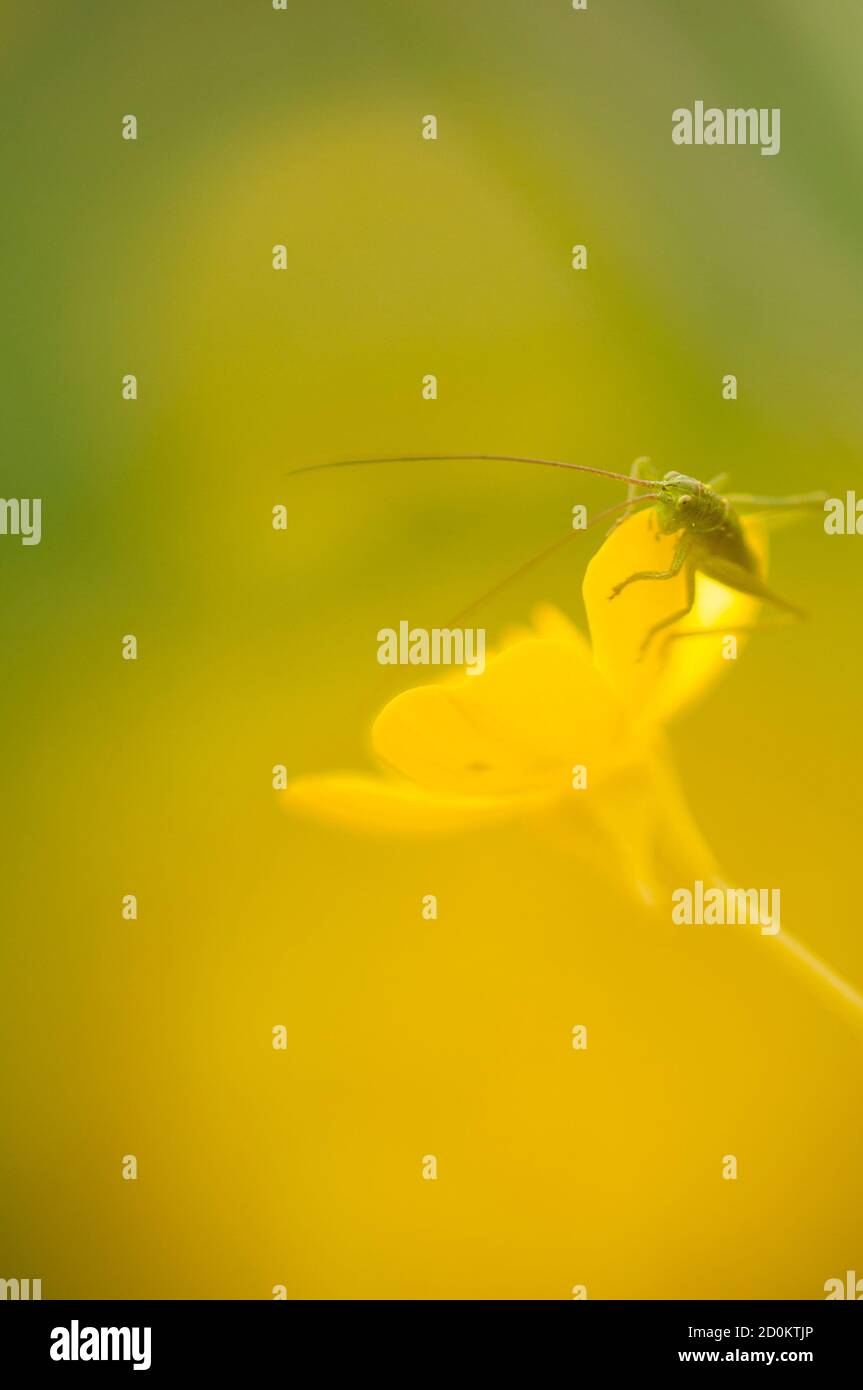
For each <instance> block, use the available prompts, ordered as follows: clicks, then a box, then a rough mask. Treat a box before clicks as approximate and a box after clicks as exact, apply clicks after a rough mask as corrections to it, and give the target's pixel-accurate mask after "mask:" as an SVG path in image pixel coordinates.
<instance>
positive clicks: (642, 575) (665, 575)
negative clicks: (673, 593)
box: [608, 533, 692, 599]
mask: <svg viewBox="0 0 863 1390" xmlns="http://www.w3.org/2000/svg"><path fill="white" fill-rule="evenodd" d="M691 548H692V540H691V537H690V536H689V535H687V534H686V533H684V534H683V535H682V536H681V538H680V540H679V541H678V543H677V549H676V550H675V552H674V558H673V559H672V561H671V565H670V568H669V569H667V570H638V571H637V572H636V573H635V574H630V575H629V576H628V578H626V579H622V580H621V581H620V583H619V584H615V586H614V588H613V589H612V591H611V593H610V594H609V595H608V597H609V599H613V598H617V595H618V594H619V593H622V591H623V590H624V589H625V588H626V587H627V585H629V584H634V583H635V582H636V580H637V579H674V578H675V577H676V576H677V575H678V574H679V573H680V571H681V569H682V568H683V562H684V560H685V559H686V557H687V555H688V554H689V551H690V549H691Z"/></svg>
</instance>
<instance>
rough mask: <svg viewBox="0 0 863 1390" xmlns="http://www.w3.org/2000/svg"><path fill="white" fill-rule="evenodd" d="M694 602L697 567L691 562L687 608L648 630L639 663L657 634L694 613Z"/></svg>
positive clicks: (688, 571)
mask: <svg viewBox="0 0 863 1390" xmlns="http://www.w3.org/2000/svg"><path fill="white" fill-rule="evenodd" d="M694 602H695V565H694V564H693V563H692V561H690V562H689V564H688V565H687V566H686V607H685V608H681V609H679V611H678V612H677V613H672V614H671V615H670V616H669V617H667V618H663V619H662V622H661V623H654V624H653V627H652V628H649V629H648V632H647V634H646V636H645V638H644V641H643V642H642V644H641V647H640V649H639V653H638V660H639V661H643V660H644V657H645V656H646V654H647V649H648V647H649V646H650V644H651V642H652V641H653V639H654V637H655V636H656V634H657V633H658V632H662V630H663V628H666V627H671V625H672V623H678V622H680V619H681V618H685V617H686V615H687V614H688V613H691V612H692V605H693V604H694Z"/></svg>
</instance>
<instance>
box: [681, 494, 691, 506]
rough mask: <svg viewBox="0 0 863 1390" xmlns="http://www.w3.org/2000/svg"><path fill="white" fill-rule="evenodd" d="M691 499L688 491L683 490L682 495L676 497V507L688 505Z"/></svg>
mask: <svg viewBox="0 0 863 1390" xmlns="http://www.w3.org/2000/svg"><path fill="white" fill-rule="evenodd" d="M691 501H692V496H691V494H690V493H688V492H684V494H683V496H682V497H679V498H678V499H677V505H678V507H688V506H689V504H690V502H691Z"/></svg>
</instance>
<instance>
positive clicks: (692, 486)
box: [289, 454, 827, 656]
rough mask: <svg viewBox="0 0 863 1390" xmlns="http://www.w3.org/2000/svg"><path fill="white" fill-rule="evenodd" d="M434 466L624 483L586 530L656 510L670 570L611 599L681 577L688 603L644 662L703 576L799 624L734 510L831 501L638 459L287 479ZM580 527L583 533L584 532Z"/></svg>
mask: <svg viewBox="0 0 863 1390" xmlns="http://www.w3.org/2000/svg"><path fill="white" fill-rule="evenodd" d="M435 462H440V463H446V462H452V463H468V462H469V463H479V462H496V463H528V464H533V465H536V466H537V467H540V468H565V469H569V470H572V471H574V472H578V473H591V474H594V475H596V476H597V477H600V478H610V479H612V480H613V481H616V482H623V483H626V484H627V496H626V498H625V500H624V501H622V502H619V503H616V504H615V505H614V506H611V507H608V508H606V509H605V510H604V511H602V512H600V513H599V514H598V515H597V516H595V517H594V518H593V519H592V521H590V522H589V523H588V525H589V526H594V525H596V524H597V523H598V522H600V521H602V520H604V519H605V518H607V517H609V516H611V515H612V514H614V513H618V515H617V519H616V520H615V522H614V523H613V525H612V527H611V530H614V528H615V527H616V526H618V525H620V523H621V522H622V521H625V520H626V518H627V516H631V515H632V514H633V513H634V512H636V511H642V510H644V509H645V508H647V507H650V506H653V508H654V516H655V519H656V529H657V535H658V536H677V538H678V539H677V542H676V544H675V548H674V554H673V557H672V560H671V563H670V564H669V566H668V568H667V569H661V570H639V571H637V572H636V573H635V574H630V575H627V576H626V577H625V578H624V579H622V580H621V581H620V583H619V584H615V586H614V588H613V589H612V591H611V593H610V594H609V599H614V598H617V596H618V594H620V593H622V591H623V590H624V589H625V588H627V586H628V585H630V584H635V583H641V582H645V581H657V580H663V579H674V578H676V576H677V575H679V574H680V573H681V571H682V572H683V574H684V575H685V578H686V602H685V607H682V608H680V609H679V610H678V611H677V612H675V613H672V614H671V615H670V616H669V617H667V618H664V619H663V620H662V622H659V623H656V624H655V625H654V626H653V627H651V628H650V629H649V630H648V632H647V633H646V634H645V637H644V641H643V643H642V648H641V655H642V656H643V655H644V653H645V652H646V651H647V649H648V647H649V646H650V644H651V642H652V641H653V640H654V638H655V637H657V636H658V634H659V633H660V632H662V631H663V630H664V629H666V628H670V627H672V626H673V625H674V624H675V623H677V622H680V621H681V619H683V618H685V617H686V616H687V615H688V614H689V613H690V612H691V610H692V607H693V604H694V602H695V579H696V575H698V574H703V575H705V576H706V577H707V578H708V579H713V580H715V581H716V582H717V583H719V584H722V585H724V586H725V588H727V589H732V590H734V591H735V592H736V593H740V594H746V595H748V596H750V597H752V598H757V599H761V600H763V601H764V602H765V603H769V604H772V605H773V607H774V608H778V609H780V610H781V611H782V612H783V613H785V614H787V615H789V617H792V618H795V619H798V620H799V619H802V618H804V617H805V616H806V615H805V613H804V612H803V610H802V609H800V608H798V607H797V605H796V604H793V603H790V602H789V601H788V600H787V599H784V598H782V597H781V596H780V595H779V594H776V593H774V592H773V590H772V589H770V588H768V586H767V584H766V582H765V580H764V578H763V576H762V574H761V571H760V567H759V563H758V560H757V558H756V556H755V554H754V553H753V551H752V549H751V547H750V546H749V544H748V542H747V540H746V536H745V533H744V530H743V526H742V524H741V519H740V517H739V516H738V513H737V508H738V507H752V508H755V509H756V510H757V511H761V510H764V511H765V512H766V513H769V512H771V511H773V512H777V511H781V510H785V511H786V512H790V511H796V510H802V509H805V508H807V507H814V506H821V505H823V503H824V502H825V501H826V499H827V493H825V492H810V493H800V494H796V495H793V496H790V497H759V496H754V495H752V494H749V493H725V492H722V491H721V488H722V487H723V486H724V484H725V482H726V481H727V480H726V477H725V475H724V474H723V475H722V476H720V477H718V478H714V479H713V480H712V481H711V482H709V483H703V482H701V481H699V479H698V478H693V477H690V476H689V475H688V474H686V473H677V472H670V473H666V474H665V476H664V477H662V478H646V477H643V476H642V471H643V469H642V466H643V465H645V464H647V463H648V462H649V461H648V460H647V459H644V458H639V459H636V461H635V463H634V464H633V469H632V472H631V473H629V474H625V473H615V472H611V471H610V470H608V469H605V468H594V467H592V466H591V465H589V464H584V463H566V462H564V461H562V460H560V459H544V458H527V457H524V456H522V455H516V454H405V455H400V456H397V457H386V458H364V459H340V460H337V461H336V462H333V463H320V464H310V465H308V466H306V467H304V468H297V469H294V470H292V472H291V474H290V475H289V476H291V477H296V476H297V475H298V474H300V473H314V472H318V471H320V470H321V469H325V468H360V467H365V466H367V465H370V464H383V463H435ZM639 489H644V491H639ZM580 529H581V530H586V529H587V527H582V528H580ZM577 534H579V532H578V531H571V532H570V533H568V534H567V535H566V536H565V537H564V538H563V539H562V540H560V541H556V542H555V544H554V545H553V546H551V547H549V548H548V549H546V550H544V551H542V552H541V553H540V554H539V555H536V556H534V557H533V558H532V559H530V560H528V561H527V562H526V564H524V565H522V566H520V567H519V569H518V570H516V571H514V572H513V573H512V574H510V575H508V576H507V577H506V579H504V580H502V581H501V583H499V584H497V585H496V586H495V587H494V589H491V590H489V591H488V592H487V593H486V594H484V595H483V596H482V598H481V599H477V600H476V601H475V602H474V603H473V604H471V605H470V608H468V609H464V610H463V611H462V613H460V614H459V615H458V617H459V618H460V617H463V616H464V613H467V612H470V611H471V610H472V609H473V608H474V607H476V606H477V604H478V603H481V602H483V601H484V600H485V599H487V598H489V597H491V595H492V594H495V593H497V592H498V590H499V589H501V588H502V587H503V586H504V585H506V584H509V583H510V582H511V581H512V580H513V579H515V578H517V577H518V576H520V575H521V574H523V573H524V572H525V571H526V570H527V569H529V568H531V567H532V566H533V565H535V564H537V563H538V562H539V561H540V560H542V559H544V558H545V557H546V556H547V555H549V554H551V553H552V551H554V550H556V549H558V548H559V547H560V546H561V545H563V544H565V543H566V542H567V541H568V540H571V539H572V537H573V536H574V535H577ZM609 534H610V532H609ZM759 626H763V624H759ZM738 630H740V629H738ZM674 635H675V636H698V635H701V634H700V633H698V632H692V633H678V634H674Z"/></svg>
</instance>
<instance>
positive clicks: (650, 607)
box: [283, 513, 764, 902]
mask: <svg viewBox="0 0 863 1390" xmlns="http://www.w3.org/2000/svg"><path fill="white" fill-rule="evenodd" d="M744 525H745V526H746V527H747V538H748V540H749V542H750V545H752V547H753V548H754V549H755V550H756V552H757V553H758V555H759V557H760V558H761V559H762V562H763V559H764V541H763V537H762V535H761V532H760V530H759V528H758V526H757V524H756V523H754V522H747V523H744ZM673 547H674V538H672V537H668V536H663V537H660V536H658V535H657V534H656V532H655V530H654V529H653V526H652V517H651V514H650V513H641V514H639V515H637V516H634V517H631V518H630V519H629V520H628V521H626V522H625V523H624V524H623V525H622V526H620V527H618V528H617V529H616V530H615V531H614V532H613V533H612V535H611V536H610V537H609V538H608V539H607V540H606V542H605V543H604V545H603V546H602V547H601V549H600V550H599V552H598V553H597V554H596V555H595V556H594V558H593V560H592V561H591V562H590V564H589V565H588V568H587V572H586V574H585V578H584V586H583V594H584V601H585V606H586V609H587V615H588V622H589V626H590V631H591V638H592V645H591V644H589V643H588V642H587V640H586V639H585V638H584V637H583V636H582V634H581V633H580V632H579V631H578V630H577V628H576V627H575V626H574V625H573V624H572V623H571V622H570V621H569V620H568V619H567V618H565V617H564V616H563V615H562V614H561V613H560V612H558V611H557V610H556V609H553V608H550V607H547V606H546V607H541V608H539V609H538V610H537V611H536V613H535V614H534V617H533V624H532V626H531V627H530V628H529V629H525V630H520V631H516V632H513V633H510V634H509V635H508V636H507V637H506V638H505V640H504V641H503V643H502V644H501V647H500V649H499V651H498V652H497V653H496V654H495V655H493V656H491V657H490V658H489V659H488V661H487V664H486V669H485V671H484V673H483V674H482V675H480V676H476V675H471V676H467V675H463V676H460V677H456V678H454V679H452V678H451V679H447V680H442V681H439V682H436V683H435V684H433V685H424V686H419V687H417V688H415V689H412V690H408V691H405V692H404V693H403V694H400V695H397V696H396V697H395V698H394V699H393V700H391V701H390V702H389V704H387V705H386V706H385V707H384V709H383V710H382V711H381V713H380V714H379V715H378V717H377V719H376V720H375V723H374V725H373V728H372V734H371V741H372V748H373V751H374V753H375V755H376V757H377V759H378V761H379V762H380V764H381V765H382V767H383V769H384V775H383V776H380V777H371V776H364V775H362V774H358V773H340V774H333V775H329V776H315V777H301V778H298V779H297V780H296V781H294V782H293V783H291V784H290V785H289V787H288V789H287V791H286V792H285V793H284V794H283V795H284V797H285V801H286V804H287V806H288V808H289V809H291V810H292V811H295V812H301V813H304V814H306V815H309V816H313V817H316V818H318V819H321V820H324V821H327V822H330V823H335V824H342V825H347V826H351V827H354V828H356V829H357V830H362V831H365V832H374V831H378V832H384V833H399V834H411V833H413V834H416V833H421V834H424V833H434V832H437V833H452V832H457V831H463V830H466V829H469V828H471V827H473V826H482V825H488V824H492V823H494V822H499V821H511V820H516V819H517V820H521V821H524V822H530V823H533V824H534V825H535V827H536V828H537V829H539V830H541V832H542V833H543V834H549V833H554V834H555V835H557V836H558V837H563V838H564V839H565V842H566V843H568V844H570V845H571V846H572V847H573V848H574V849H576V850H578V849H581V850H582V851H585V852H587V853H590V854H591V856H592V859H593V860H594V862H596V859H597V856H596V846H597V843H598V844H600V845H602V844H604V845H605V846H607V847H608V848H609V849H611V851H612V854H611V855H609V854H605V855H600V856H599V858H600V859H604V860H605V861H606V862H608V861H609V860H610V868H611V870H612V872H615V871H617V875H618V876H620V873H619V871H620V869H622V871H623V875H622V876H623V878H624V879H625V881H626V882H627V883H628V884H629V886H630V887H631V888H632V889H633V891H635V892H636V893H637V894H639V895H640V896H641V897H642V898H643V899H644V900H645V901H648V902H651V901H653V900H655V898H656V897H657V895H658V894H659V893H660V891H662V889H664V887H665V886H666V885H668V884H677V883H679V882H681V881H683V882H685V881H686V875H687V874H689V875H695V876H697V877H699V878H702V879H704V880H709V879H711V878H712V877H714V876H715V874H716V865H715V862H714V860H713V856H712V854H711V852H710V850H709V848H708V846H707V845H706V844H705V842H704V841H703V839H702V837H701V835H700V833H699V831H698V829H697V828H696V826H695V824H694V822H693V820H692V817H691V815H690V813H689V811H688V809H687V807H686V804H685V802H684V800H683V797H682V795H681V792H680V790H679V787H678V785H677V782H676V779H675V777H674V774H673V772H672V769H671V765H670V762H669V758H668V753H667V749H666V746H665V741H664V738H663V733H662V729H663V725H664V724H665V723H666V722H667V720H668V719H669V718H670V717H671V716H672V715H674V714H675V713H677V712H678V711H679V710H680V709H681V708H683V706H684V705H686V704H688V703H690V702H691V701H692V700H694V699H695V698H697V697H698V696H699V695H701V694H702V693H703V692H704V690H705V689H706V688H707V687H708V686H709V685H710V684H711V683H712V682H714V681H715V680H717V679H718V678H719V676H720V675H721V674H723V672H724V671H727V669H728V665H729V663H728V662H727V661H725V660H723V653H722V640H723V632H728V631H729V630H731V629H733V628H735V627H736V626H738V625H747V624H750V623H751V622H752V621H753V618H754V616H755V614H756V612H757V609H758V606H759V605H758V602H757V601H756V600H754V599H751V598H747V597H744V596H742V595H738V594H734V593H732V592H731V591H730V590H728V589H725V588H723V587H722V586H721V585H718V584H715V583H713V582H712V581H710V580H707V579H705V578H704V577H703V576H699V578H698V582H697V589H696V601H695V607H694V609H693V610H692V612H691V614H690V615H689V616H688V617H687V618H686V619H685V620H684V622H683V623H679V624H677V625H676V626H675V627H674V628H671V629H669V632H671V633H674V632H675V631H678V630H680V629H682V630H684V631H686V632H691V631H693V630H701V629H705V628H706V629H710V630H711V632H710V634H709V635H705V636H693V637H691V638H689V639H688V640H673V641H670V642H665V641H663V638H662V637H660V638H658V639H657V640H656V641H655V642H654V643H653V644H652V645H651V647H650V648H649V650H648V652H647V653H646V655H645V657H644V659H643V660H640V659H639V649H640V647H641V644H642V641H643V638H644V635H645V633H646V632H647V631H648V629H649V628H650V627H651V626H652V625H653V624H655V623H657V622H660V621H661V620H662V619H663V618H665V617H667V616H669V615H670V614H672V613H674V612H676V611H679V610H680V609H681V608H682V607H683V606H684V593H685V579H684V577H683V575H682V574H681V575H680V576H678V577H677V578H676V579H673V580H663V581H644V582H640V583H636V584H633V585H631V586H629V588H627V589H626V590H624V592H623V593H622V594H621V595H620V596H619V597H618V598H617V599H615V600H614V601H613V602H612V601H609V594H610V592H611V589H612V587H613V585H614V584H615V583H616V582H618V581H619V580H621V579H623V578H625V577H626V576H627V575H629V574H631V573H633V572H635V571H636V570H642V569H662V568H665V567H667V564H668V563H669V561H670V558H671V553H672V550H673ZM743 640H744V638H743V637H741V638H740V639H739V641H741V642H742V641H743ZM579 768H583V769H584V774H583V777H585V778H586V786H584V787H583V788H579V787H578V783H579V780H580V777H581V776H582V774H579V773H578V772H577V771H575V770H576V769H579Z"/></svg>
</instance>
